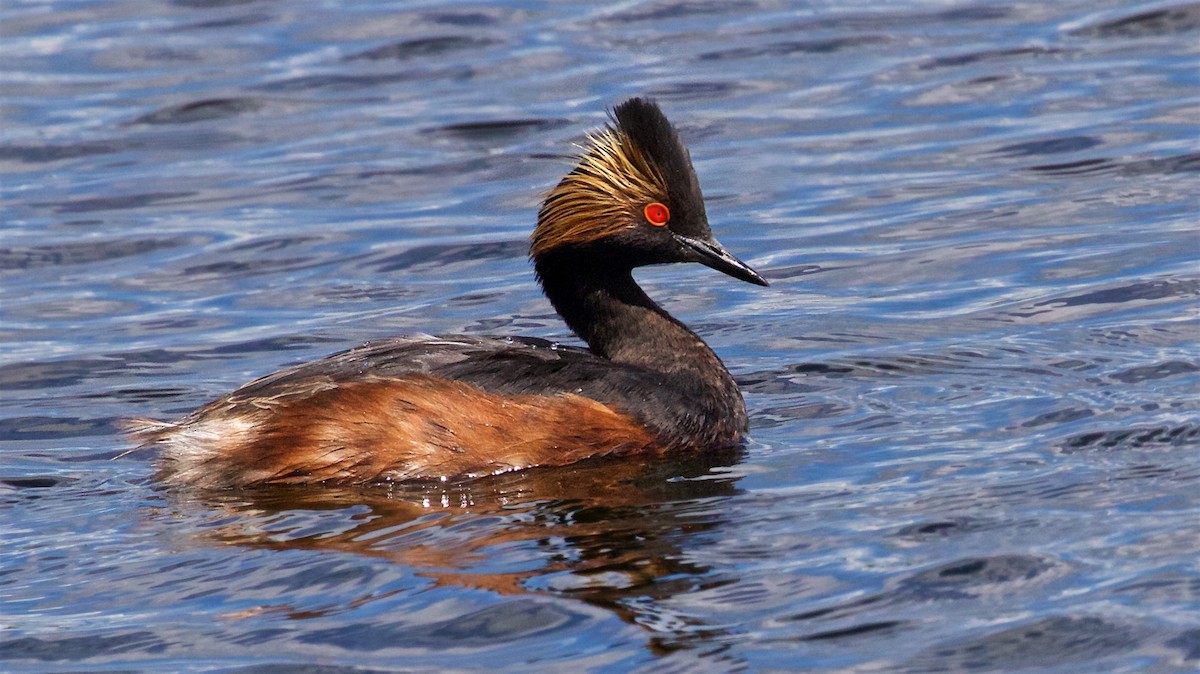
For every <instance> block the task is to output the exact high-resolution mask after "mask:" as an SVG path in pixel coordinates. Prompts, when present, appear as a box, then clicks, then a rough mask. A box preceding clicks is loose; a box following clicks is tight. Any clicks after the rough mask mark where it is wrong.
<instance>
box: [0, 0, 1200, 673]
mask: <svg viewBox="0 0 1200 674" xmlns="http://www.w3.org/2000/svg"><path fill="white" fill-rule="evenodd" d="M0 32H2V33H3V39H2V40H0V63H2V64H3V65H2V66H0V209H2V212H3V214H4V219H3V224H2V225H0V227H2V229H0V237H2V239H0V540H2V541H3V543H4V545H3V546H0V670H3V671H14V672H34V671H45V672H50V671H53V672H85V671H86V672H97V671H112V672H116V671H122V672H125V671H147V672H177V671H196V672H200V671H205V672H207V671H221V672H260V673H266V672H285V671H286V672H295V671H302V672H328V673H334V672H337V673H345V672H368V671H370V672H375V671H438V670H445V669H460V670H468V671H470V670H487V671H494V672H528V671H544V670H549V671H564V670H569V671H578V672H584V671H586V672H626V671H646V672H650V671H653V672H728V671H768V670H810V671H854V672H961V671H972V672H1015V671H1038V672H1064V673H1066V672H1072V673H1074V672H1085V671H1086V672H1186V671H1194V670H1197V669H1200V396H1198V395H1197V392H1198V390H1200V349H1198V346H1197V342H1198V337H1200V314H1198V312H1197V298H1198V297H1200V262H1198V257H1200V256H1198V254H1197V252H1198V251H1200V236H1198V234H1197V230H1198V229H1200V227H1198V225H1200V181H1198V180H1197V177H1198V176H1197V173H1198V172H1200V123H1198V121H1197V120H1198V119H1200V68H1198V67H1197V63H1200V4H1196V3H1191V4H1187V3H1174V4H1162V3H1156V4H1146V5H1136V4H1131V3H1124V2H1117V1H1116V0H1102V1H1101V2H1095V1H1092V2H1086V3H1085V2H1082V1H1079V0H1064V1H1062V2H1054V3H1023V4H1013V3H984V2H975V3H972V2H959V1H953V2H932V1H930V2H920V1H916V0H909V1H906V2H895V3H867V2H837V3H832V2H829V3H825V2H819V3H811V4H806V5H799V6H795V7H792V6H788V5H786V4H781V3H773V2H759V3H755V2H749V3H732V2H704V1H700V2H682V1H679V2H676V1H664V2H628V3H622V4H611V3H593V4H587V3H571V4H565V3H545V4H539V3H519V2H513V3H487V4H482V3H481V4H459V3H456V2H446V1H443V2H436V1H435V2H430V3H428V4H423V5H420V6H416V5H408V4H405V3H384V2H374V3H321V2H313V1H311V0H297V1H294V2H287V3H282V2H266V1H265V0H251V1H246V2H239V1H236V0H235V1H233V2H229V1H220V0H177V1H176V2H122V1H119V0H111V1H107V2H68V1H66V0H50V1H49V2H43V1H40V0H39V1H36V2H34V1H29V2H22V1H21V0H14V1H10V2H7V3H5V4H4V5H3V7H2V8H0ZM630 95H650V96H654V97H656V98H657V99H658V100H659V101H660V103H661V104H662V106H663V107H664V108H665V110H666V111H667V113H668V114H669V115H670V116H671V117H672V118H673V120H674V121H675V122H676V124H677V125H678V126H679V127H680V129H681V133H682V135H683V136H684V138H685V140H687V142H688V143H689V145H690V146H691V151H692V155H693V158H694V161H695V164H696V168H697V171H698V173H699V175H700V178H701V182H702V184H703V185H704V188H705V191H706V194H707V197H708V202H709V206H708V212H709V217H710V220H711V222H712V224H713V228H714V230H715V232H716V233H717V235H718V237H719V238H720V239H721V240H722V242H723V243H724V244H725V245H726V246H728V247H729V248H730V249H731V250H733V251H734V252H735V253H736V254H738V255H739V256H740V257H742V258H743V259H746V260H747V261H749V262H750V263H752V264H753V265H754V266H755V267H756V268H758V269H760V270H761V271H763V272H764V274H765V275H766V276H767V277H768V278H769V279H770V280H771V282H772V286H771V288H768V289H762V288H757V287H753V286H750V285H747V284H740V283H737V282H736V281H733V280H731V279H728V278H725V277H721V276H719V275H717V274H715V273H713V272H712V271H710V270H707V269H704V268H699V267H697V268H685V267H673V268H656V269H648V270H645V271H644V272H641V273H640V274H639V278H640V279H641V280H642V281H643V283H644V285H645V286H646V287H647V289H648V291H649V292H650V293H651V295H652V296H654V297H656V298H658V299H659V300H660V301H661V302H662V303H663V304H664V305H665V306H666V307H667V308H668V309H670V310H671V311H672V312H674V313H675V314H676V315H678V316H679V317H681V318H682V319H684V320H685V321H686V322H688V323H689V324H690V325H691V326H693V327H694V328H696V329H697V330H698V331H699V332H700V333H701V334H702V335H703V336H704V337H705V338H706V339H707V340H708V341H709V342H710V343H711V344H712V345H713V346H714V348H715V349H716V350H717V351H718V352H719V353H720V354H721V355H722V357H723V358H724V359H725V361H726V362H727V363H728V365H729V366H730V368H731V369H732V370H733V371H734V372H735V374H736V375H737V377H738V379H739V381H740V382H741V384H742V387H743V390H744V391H745V393H746V398H747V403H748V405H749V407H750V411H751V415H752V435H753V440H752V441H751V442H750V443H749V444H748V445H747V446H746V448H745V450H744V451H742V452H738V453H735V454H731V455H720V456H703V457H692V458H687V459H680V460H677V461H671V462H667V463H663V464H661V465H654V466H644V465H640V464H638V463H636V462H625V463H617V464H608V465H601V466H590V467H582V468H575V469H567V470H561V471H545V472H535V473H531V474H527V475H512V476H508V477H506V478H504V479H503V480H497V481H493V482H487V483H479V484H474V485H467V486H463V487H454V488H446V489H434V488H429V489H425V490H393V491H386V490H383V489H364V490H340V491H339V490H331V489H321V488H314V489H311V490H304V489H301V490H284V491H261V492H250V493H228V494H220V495H200V494H194V493H187V492H173V491H169V490H162V489H160V488H158V487H156V485H155V484H154V483H153V482H152V481H151V480H150V479H149V476H150V474H151V472H152V467H153V463H152V460H153V457H152V455H149V454H145V453H140V454H132V455H129V456H124V457H121V458H118V459H116V460H114V457H117V456H118V455H119V454H121V453H122V452H123V451H124V450H125V449H127V448H128V444H127V442H126V441H125V440H124V439H123V438H122V437H121V436H120V434H119V433H118V431H117V430H116V428H117V424H118V422H119V421H120V420H121V419H123V418H127V417H131V416H151V417H157V418H170V417H172V416H175V415H178V414H181V413H183V412H185V411H188V410H190V409H192V408H194V407H196V406H197V405H199V404H202V403H203V402H205V401H207V400H209V399H211V398H212V397H214V396H216V395H218V394H219V393H221V392H224V391H227V390H229V389H231V388H233V387H236V386H237V385H239V384H240V383H242V382H244V381H247V380H248V379H251V378H253V377H255V376H258V375H261V374H264V373H267V372H270V371H271V370H273V369H276V368H278V367H281V366H284V365H288V364H291V363H296V362H299V361H303V360H307V359H311V358H315V357H318V356H320V355H322V354H325V353H329V352H332V351H335V350H339V349H342V348H345V347H349V346H352V345H354V344H357V343H359V342H361V341H364V340H367V339H370V338H375V337H380V336H386V335H395V334H405V333H414V332H428V333H435V334H436V333H464V332H465V333H472V334H510V333H520V334H529V335H538V336H543V337H550V338H555V339H562V340H570V339H571V337H570V335H569V333H568V332H567V331H566V329H565V328H564V327H563V326H562V324H561V323H560V322H559V321H558V320H557V318H556V317H555V316H554V314H553V312H552V310H551V309H550V307H549V305H548V304H547V303H546V302H545V301H544V300H543V299H542V298H541V296H540V294H539V293H538V291H537V287H536V285H535V284H534V282H533V279H532V274H531V271H530V269H529V266H528V263H527V262H526V260H525V258H524V251H525V237H526V236H527V234H528V232H529V230H530V228H531V227H532V223H533V220H534V217H535V213H536V209H537V206H538V203H539V199H540V198H541V195H542V194H543V193H544V192H545V190H546V189H548V188H549V187H550V186H551V185H553V184H554V182H556V181H557V179H558V177H559V176H560V175H561V174H562V173H563V172H564V170H565V169H566V167H567V156H568V155H569V154H570V153H571V152H572V143H577V142H580V141H581V140H582V139H583V133H584V132H585V131H586V130H588V129H591V128H595V127H596V126H598V125H600V124H602V123H603V121H604V115H605V112H604V110H605V108H606V106H611V105H613V104H615V103H617V102H619V101H621V100H622V99H623V98H625V97H627V96H630Z"/></svg>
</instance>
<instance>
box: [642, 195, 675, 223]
mask: <svg viewBox="0 0 1200 674" xmlns="http://www.w3.org/2000/svg"><path fill="white" fill-rule="evenodd" d="M642 213H643V214H644V215H645V216H646V222H648V223H650V224H652V225H654V226H655V227H662V226H663V225H665V224H667V221H668V220H670V219H671V211H670V210H669V209H667V207H666V206H665V205H663V204H660V203H658V202H657V201H655V202H654V203H651V204H646V207H645V208H644V209H642Z"/></svg>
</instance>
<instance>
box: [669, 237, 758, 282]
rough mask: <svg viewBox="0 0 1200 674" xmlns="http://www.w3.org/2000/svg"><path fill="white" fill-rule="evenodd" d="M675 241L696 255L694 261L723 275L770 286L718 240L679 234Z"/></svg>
mask: <svg viewBox="0 0 1200 674" xmlns="http://www.w3.org/2000/svg"><path fill="white" fill-rule="evenodd" d="M675 239H676V240H677V241H679V243H681V244H683V246H684V247H685V248H687V249H688V250H690V251H691V252H692V253H694V254H695V256H694V257H693V258H692V259H693V260H694V261H696V262H699V263H700V264H702V265H704V266H706V267H711V268H713V269H716V270H717V271H719V272H721V273H723V274H729V275H730V276H732V277H734V278H735V279H739V280H742V281H746V282H747V283H753V284H755V285H760V286H766V285H770V284H769V283H767V280H766V279H765V278H763V277H762V276H760V275H759V273H758V272H756V271H754V270H753V269H751V268H750V265H748V264H746V263H745V262H742V261H741V260H739V259H737V258H736V257H734V256H732V255H730V254H729V251H727V250H725V247H724V246H722V245H721V244H719V243H717V241H716V239H707V240H705V239H693V238H691V237H687V236H681V235H679V234H676V235H675Z"/></svg>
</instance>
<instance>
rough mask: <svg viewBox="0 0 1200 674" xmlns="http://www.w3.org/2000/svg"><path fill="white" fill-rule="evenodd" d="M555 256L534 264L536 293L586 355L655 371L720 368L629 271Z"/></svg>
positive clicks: (563, 256) (706, 351) (583, 260)
mask: <svg viewBox="0 0 1200 674" xmlns="http://www.w3.org/2000/svg"><path fill="white" fill-rule="evenodd" d="M581 257H582V256H567V255H560V256H558V257H557V259H555V258H551V259H539V260H537V261H536V262H535V263H534V264H535V268H536V270H537V274H538V278H539V279H541V282H542V289H543V290H544V291H545V293H546V297H547V298H549V300H550V303H551V304H553V305H554V308H555V309H556V310H557V311H558V313H559V315H560V316H562V317H563V320H565V321H566V322H567V325H568V326H569V327H570V328H571V330H573V331H574V332H575V334H577V335H579V337H580V338H581V339H583V341H585V342H587V344H588V347H590V348H591V350H592V352H593V353H595V354H596V355H598V356H601V357H603V358H608V359H609V360H612V361H615V362H618V363H631V364H637V365H643V366H646V367H650V368H652V369H656V370H663V371H677V370H680V369H693V368H697V367H699V368H711V367H713V365H714V364H715V365H716V366H717V367H719V368H720V369H721V371H722V373H724V366H723V365H721V362H720V360H718V359H717V357H716V355H715V354H714V353H713V352H712V350H711V349H709V348H708V345H707V344H705V343H704V342H703V341H702V340H701V339H700V337H699V336H698V335H696V333H694V332H692V331H691V330H689V329H688V328H687V326H685V325H684V324H683V323H680V322H679V321H677V320H675V319H674V318H673V317H672V316H671V315H670V314H668V313H667V312H666V311H664V310H663V308H662V307H660V306H658V305H657V304H655V302H654V300H652V299H650V298H649V297H648V296H647V295H646V293H645V292H644V291H643V290H642V289H641V287H640V286H638V284H637V282H636V281H634V280H633V274H632V269H630V268H623V267H621V266H619V265H618V266H612V264H611V260H609V261H607V263H606V264H596V263H594V262H590V261H588V260H585V259H580V258H581Z"/></svg>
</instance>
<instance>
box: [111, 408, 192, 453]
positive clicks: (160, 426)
mask: <svg viewBox="0 0 1200 674" xmlns="http://www.w3.org/2000/svg"><path fill="white" fill-rule="evenodd" d="M117 427H118V428H120V429H121V432H122V433H124V434H125V435H127V436H129V438H130V439H131V440H133V441H134V442H135V443H137V444H135V445H134V446H133V447H130V448H129V449H127V450H125V451H123V452H121V453H120V454H118V455H116V456H114V457H113V460H114V461H115V460H116V459H120V458H122V457H125V456H128V455H130V454H133V453H134V452H140V451H142V450H143V449H147V448H149V447H150V446H151V445H153V444H155V443H156V442H159V441H161V440H163V439H164V438H165V437H166V436H167V434H168V433H170V432H172V431H175V430H178V429H179V428H180V425H179V424H178V423H176V422H173V421H159V420H157V419H147V418H145V417H134V418H131V419H122V420H121V421H119V422H117Z"/></svg>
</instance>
